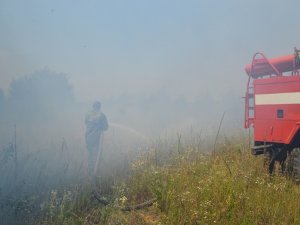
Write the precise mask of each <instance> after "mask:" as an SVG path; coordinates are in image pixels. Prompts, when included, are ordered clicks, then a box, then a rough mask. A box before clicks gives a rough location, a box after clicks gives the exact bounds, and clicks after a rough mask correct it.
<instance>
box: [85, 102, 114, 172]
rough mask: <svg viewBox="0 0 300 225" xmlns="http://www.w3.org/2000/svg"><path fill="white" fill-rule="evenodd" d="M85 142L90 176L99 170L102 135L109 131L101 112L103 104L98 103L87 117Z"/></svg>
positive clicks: (95, 103)
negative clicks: (98, 162) (98, 161)
mask: <svg viewBox="0 0 300 225" xmlns="http://www.w3.org/2000/svg"><path fill="white" fill-rule="evenodd" d="M85 125H86V132H85V141H86V148H87V151H88V169H89V174H93V173H94V172H95V170H96V169H97V168H95V166H96V164H97V157H98V154H99V151H100V150H99V146H100V144H101V141H102V138H101V137H102V134H103V132H104V131H106V130H107V129H108V122H107V119H106V116H105V114H104V113H103V112H101V103H100V102H98V101H96V102H94V104H93V109H92V110H91V111H89V112H88V113H87V115H86V117H85Z"/></svg>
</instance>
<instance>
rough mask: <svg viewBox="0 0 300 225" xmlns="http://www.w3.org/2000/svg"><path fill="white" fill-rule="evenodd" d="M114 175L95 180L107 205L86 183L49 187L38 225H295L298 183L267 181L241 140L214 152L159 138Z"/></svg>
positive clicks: (226, 141)
mask: <svg viewBox="0 0 300 225" xmlns="http://www.w3.org/2000/svg"><path fill="white" fill-rule="evenodd" d="M178 137H179V136H178ZM178 149H179V150H178ZM123 172H124V171H123ZM115 175H116V176H114V177H110V178H108V180H107V179H103V177H102V178H99V181H98V186H97V188H98V190H99V192H100V193H101V194H103V195H104V196H106V197H107V199H108V200H109V201H110V204H109V205H106V206H104V205H101V204H100V203H99V202H98V201H97V200H96V199H94V198H93V195H92V190H93V188H95V187H92V186H90V185H89V184H82V185H79V186H76V187H73V189H72V190H53V191H52V192H51V194H50V195H49V198H48V200H47V201H46V202H44V203H43V205H42V206H41V207H42V210H41V213H40V214H39V215H35V216H37V217H38V221H37V220H35V222H36V223H38V224H45V225H46V224H47V225H54V224H108V225H110V224H111V225H113V224H128V225H129V224H131V225H143V224H166V225H170V224H171V225H172V224H174V225H177V224H179V225H181V224H187V225H188V224H191V225H195V224H300V207H299V200H300V188H299V186H298V185H297V184H295V183H294V182H293V181H291V180H290V179H288V178H287V177H285V175H282V174H280V173H279V172H277V173H275V175H273V176H269V175H268V174H267V170H266V168H264V166H263V157H255V156H252V155H251V154H250V151H249V146H248V141H247V140H244V139H243V138H240V139H239V138H226V137H225V138H222V139H221V138H220V139H219V140H218V143H217V144H216V146H215V154H210V153H209V152H203V151H201V144H199V141H185V140H184V139H182V137H181V136H180V139H179V140H177V141H176V140H175V141H174V142H168V141H167V140H164V139H160V140H158V141H157V142H155V143H154V144H153V145H152V147H150V148H149V149H147V151H144V152H143V153H142V154H141V155H140V157H138V159H137V160H135V161H134V162H133V163H132V164H131V168H130V170H129V171H128V172H127V175H126V176H117V175H118V174H115ZM152 198H156V199H157V200H156V202H155V203H154V204H153V205H152V206H151V207H149V208H144V209H141V210H136V211H131V212H124V211H122V210H121V208H122V207H124V206H127V205H135V204H138V203H141V202H144V201H146V200H149V199H152ZM26 216H27V219H28V221H31V220H30V218H28V217H29V214H26Z"/></svg>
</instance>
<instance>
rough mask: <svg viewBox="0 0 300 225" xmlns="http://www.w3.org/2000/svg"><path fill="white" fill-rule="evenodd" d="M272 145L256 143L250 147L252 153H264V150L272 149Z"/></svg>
mask: <svg viewBox="0 0 300 225" xmlns="http://www.w3.org/2000/svg"><path fill="white" fill-rule="evenodd" d="M272 147H273V145H272V144H269V145H258V146H254V147H252V148H251V153H252V155H261V154H264V153H265V152H266V151H268V150H270V149H272Z"/></svg>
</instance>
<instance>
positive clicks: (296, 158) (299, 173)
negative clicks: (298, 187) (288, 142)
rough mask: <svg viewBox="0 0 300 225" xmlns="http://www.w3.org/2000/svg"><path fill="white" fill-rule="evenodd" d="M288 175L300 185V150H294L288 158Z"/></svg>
mask: <svg viewBox="0 0 300 225" xmlns="http://www.w3.org/2000/svg"><path fill="white" fill-rule="evenodd" d="M286 169H287V174H288V175H289V176H290V177H291V178H292V179H293V180H294V181H295V182H297V183H300V149H299V148H296V149H293V151H292V152H291V154H290V155H289V157H288V162H287V168H286Z"/></svg>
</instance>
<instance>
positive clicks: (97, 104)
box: [93, 101, 101, 111]
mask: <svg viewBox="0 0 300 225" xmlns="http://www.w3.org/2000/svg"><path fill="white" fill-rule="evenodd" d="M93 109H94V110H95V111H100V109H101V103H100V102H99V101H95V102H94V103H93Z"/></svg>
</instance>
